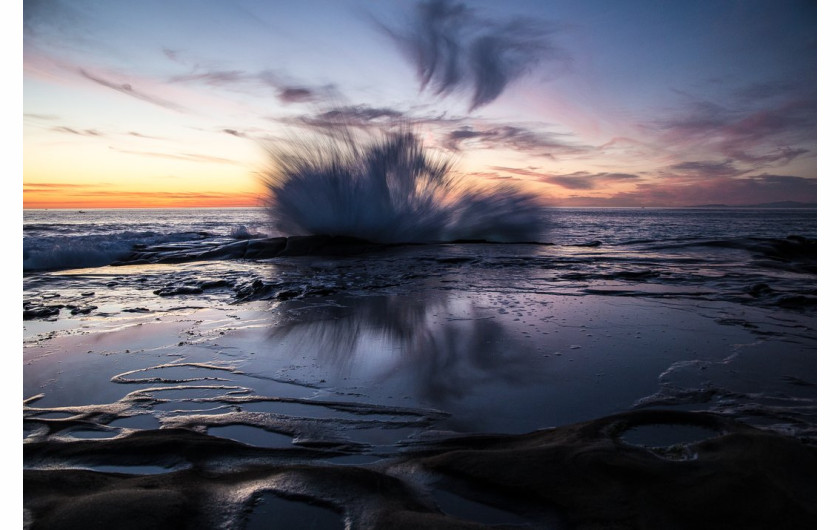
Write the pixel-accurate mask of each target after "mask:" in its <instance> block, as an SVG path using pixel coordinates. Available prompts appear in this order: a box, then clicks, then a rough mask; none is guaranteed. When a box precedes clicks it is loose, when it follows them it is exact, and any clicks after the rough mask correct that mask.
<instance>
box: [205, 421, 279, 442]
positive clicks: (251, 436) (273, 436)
mask: <svg viewBox="0 0 840 530" xmlns="http://www.w3.org/2000/svg"><path fill="white" fill-rule="evenodd" d="M207 434H209V435H210V436H216V437H219V438H227V439H228V440H234V441H237V442H242V443H245V444H248V445H254V446H257V447H283V448H287V447H294V444H292V439H291V437H289V436H286V435H284V434H277V433H273V432H270V431H266V430H263V429H260V428H259V427H251V426H249V425H226V426H224V427H211V428H209V429H207Z"/></svg>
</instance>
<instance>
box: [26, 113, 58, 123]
mask: <svg viewBox="0 0 840 530" xmlns="http://www.w3.org/2000/svg"><path fill="white" fill-rule="evenodd" d="M23 117H24V118H27V119H30V120H44V121H55V120H57V119H59V116H58V115H56V114H35V113H32V112H24V113H23Z"/></svg>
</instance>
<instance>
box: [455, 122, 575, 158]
mask: <svg viewBox="0 0 840 530" xmlns="http://www.w3.org/2000/svg"><path fill="white" fill-rule="evenodd" d="M559 136H560V135H558V134H555V133H547V132H536V131H532V130H530V129H526V128H524V127H519V126H515V125H499V126H495V127H485V128H481V129H475V128H473V127H471V126H468V125H467V126H463V127H460V128H458V129H455V130H452V131H450V132H449V133H448V134H447V135H446V140H445V142H444V143H445V147H446V148H447V149H450V150H452V151H460V150H461V149H463V144H465V143H466V144H468V145H469V146H471V147H478V148H482V149H497V148H506V149H513V150H515V151H527V152H531V153H536V154H540V155H543V156H549V157H552V156H554V155H558V154H563V155H572V154H583V153H586V152H588V151H589V150H590V148H588V147H585V146H580V145H574V144H571V143H568V142H564V141H562V140H560V139H559V138H558V137H559Z"/></svg>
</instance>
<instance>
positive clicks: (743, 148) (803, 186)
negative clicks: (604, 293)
mask: <svg viewBox="0 0 840 530" xmlns="http://www.w3.org/2000/svg"><path fill="white" fill-rule="evenodd" d="M22 18H23V20H22V33H23V54H22V56H23V61H22V62H23V83H22V85H23V93H22V101H23V118H22V125H23V136H22V143H23V145H22V148H23V149H22V152H23V158H22V165H23V167H22V173H23V207H24V208H95V207H188V206H207V207H210V206H258V205H261V204H263V198H264V196H265V195H266V194H265V192H264V189H263V184H262V182H263V180H262V176H263V175H264V172H265V171H266V170H267V169H268V168H269V157H268V156H267V152H266V146H268V145H270V144H271V143H283V142H287V141H289V140H290V139H293V140H300V139H302V138H313V137H317V136H318V135H323V134H328V133H329V132H330V131H334V130H336V128H339V127H345V128H347V127H349V128H351V129H352V130H354V131H358V132H359V133H360V134H368V133H370V134H376V133H381V132H382V131H388V130H394V129H395V128H400V127H405V126H406V125H407V124H408V125H409V126H410V127H411V128H412V129H413V130H414V131H415V132H417V133H418V135H419V136H420V137H421V138H422V140H423V142H424V145H425V146H426V147H428V148H429V149H430V150H434V151H439V152H440V153H441V154H442V155H443V156H446V157H451V158H452V159H453V160H454V161H455V165H454V168H455V169H454V170H455V171H456V172H458V173H459V174H461V175H463V176H464V178H466V179H468V180H470V181H474V182H476V183H478V184H482V183H484V184H493V183H499V182H504V183H509V184H511V185H514V186H518V187H521V188H522V189H524V190H527V191H530V192H533V193H534V194H537V195H538V196H539V197H540V198H541V199H542V200H543V201H544V203H545V204H547V205H553V206H633V207H637V206H650V207H654V206H692V205H705V204H729V205H743V204H756V203H770V202H778V201H799V202H808V203H815V202H816V201H817V4H816V2H814V1H792V0H789V1H773V0H757V1H749V0H725V1H717V0H704V1H689V0H686V1H680V2H674V1H668V0H662V1H656V0H647V1H642V0H637V1H628V0H615V1H608V0H594V1H583V0H577V1H571V0H569V1H563V0H553V1H539V0H518V1H516V2H511V1H503V0H484V1H480V2H479V1H474V2H468V1H465V2H459V1H450V0H447V1H444V0H434V1H422V2H418V1H415V0H412V1H402V0H394V1H385V0H364V1H363V0H306V1H304V0H300V1H298V0H294V1H293V0H274V1H269V0H162V1H158V0H145V1H144V2H137V1H136V0H133V1H124V0H111V1H108V2H102V1H99V0H91V1H87V0H26V1H25V2H24V3H23V13H22Z"/></svg>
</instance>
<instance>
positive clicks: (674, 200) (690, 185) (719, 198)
mask: <svg viewBox="0 0 840 530" xmlns="http://www.w3.org/2000/svg"><path fill="white" fill-rule="evenodd" d="M561 201H562V204H563V205H566V206H651V207H653V206H702V205H705V204H726V205H730V206H739V205H751V204H763V203H772V202H781V201H797V202H803V203H816V202H817V180H816V179H814V178H805V177H796V176H790V175H771V174H761V175H757V176H751V177H739V178H730V177H717V178H709V179H691V180H680V179H679V178H672V179H668V178H660V179H657V180H652V181H645V182H640V183H638V184H637V185H636V187H635V189H634V190H632V191H628V192H621V193H616V194H612V195H606V196H605V195H603V194H600V195H598V196H588V195H576V196H571V197H565V198H563V199H561Z"/></svg>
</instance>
